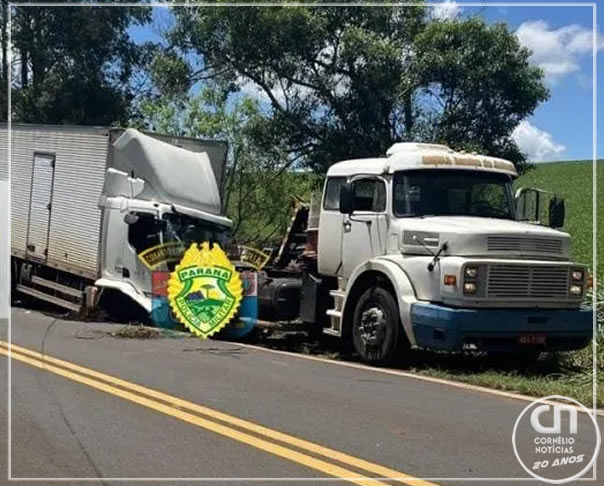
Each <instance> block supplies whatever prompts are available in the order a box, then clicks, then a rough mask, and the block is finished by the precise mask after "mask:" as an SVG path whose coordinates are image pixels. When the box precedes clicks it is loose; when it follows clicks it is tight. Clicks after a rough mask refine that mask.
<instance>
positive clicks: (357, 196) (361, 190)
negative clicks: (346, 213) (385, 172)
mask: <svg viewBox="0 0 604 486" xmlns="http://www.w3.org/2000/svg"><path fill="white" fill-rule="evenodd" d="M352 190H353V194H354V210H355V211H371V212H374V213H381V212H383V211H385V210H386V185H385V184H384V181H382V180H380V179H359V180H356V181H354V182H353V184H352Z"/></svg>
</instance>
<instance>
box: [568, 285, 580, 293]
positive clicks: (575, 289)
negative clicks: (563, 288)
mask: <svg viewBox="0 0 604 486" xmlns="http://www.w3.org/2000/svg"><path fill="white" fill-rule="evenodd" d="M569 290H570V294H571V295H581V294H582V293H583V287H582V286H581V285H571V286H570V289H569Z"/></svg>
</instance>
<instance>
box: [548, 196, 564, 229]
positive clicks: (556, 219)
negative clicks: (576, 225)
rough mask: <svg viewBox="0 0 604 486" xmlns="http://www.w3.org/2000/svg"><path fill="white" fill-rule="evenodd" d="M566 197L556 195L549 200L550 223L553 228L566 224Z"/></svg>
mask: <svg viewBox="0 0 604 486" xmlns="http://www.w3.org/2000/svg"><path fill="white" fill-rule="evenodd" d="M564 214H565V207H564V199H562V198H561V197H557V196H554V197H553V198H551V199H550V202H549V225H550V227H551V228H562V226H564Z"/></svg>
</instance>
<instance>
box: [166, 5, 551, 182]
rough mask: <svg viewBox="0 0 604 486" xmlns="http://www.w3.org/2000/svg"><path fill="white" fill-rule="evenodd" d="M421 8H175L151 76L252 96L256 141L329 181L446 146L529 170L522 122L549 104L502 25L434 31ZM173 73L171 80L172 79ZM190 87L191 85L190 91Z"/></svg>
mask: <svg viewBox="0 0 604 486" xmlns="http://www.w3.org/2000/svg"><path fill="white" fill-rule="evenodd" d="M426 11H427V9H425V8H423V7H421V6H418V7H400V8H395V7H379V8H378V7H371V8H368V7H306V6H289V7H271V8H236V9H233V8H199V9H195V8H180V9H175V10H174V12H175V23H174V26H173V28H172V29H171V31H170V32H169V41H170V44H171V48H170V49H169V50H168V52H166V54H165V56H164V58H163V59H164V61H163V62H157V63H156V65H157V66H163V68H164V69H160V70H159V72H156V79H157V80H158V85H160V86H162V87H163V89H167V90H174V89H178V88H180V89H188V88H189V87H190V86H192V85H193V84H195V83H197V82H199V81H200V80H204V79H207V78H209V77H211V78H214V79H218V80H220V81H221V82H223V83H224V84H225V85H228V86H230V87H231V88H232V89H233V90H237V89H242V88H243V89H245V90H248V91H249V90H256V91H257V92H258V93H259V95H261V96H262V97H264V98H265V99H266V100H267V103H268V104H269V106H270V112H271V123H270V124H268V125H266V126H265V127H264V129H263V130H262V131H261V132H259V133H258V134H257V143H259V144H260V145H261V146H264V147H267V148H268V147H272V146H275V145H280V146H283V147H284V148H285V149H286V150H288V151H289V152H290V153H293V154H297V155H304V156H305V158H304V161H305V163H306V164H307V165H308V166H310V167H312V168H314V169H317V170H321V171H323V170H325V169H326V168H327V167H328V166H329V165H330V164H331V163H333V162H335V161H337V160H340V159H343V158H349V157H362V156H368V155H377V154H380V153H384V152H385V150H386V149H387V148H388V146H390V145H391V144H392V143H393V142H395V141H400V140H423V141H435V142H445V143H449V144H450V145H453V146H454V147H458V148H472V149H476V150H484V151H487V152H489V153H491V154H493V155H502V156H507V157H510V158H512V160H514V161H515V162H517V163H522V162H523V160H524V158H523V156H522V154H521V153H520V152H519V151H518V149H517V147H516V145H515V144H514V142H513V140H512V139H511V131H512V130H513V128H514V126H515V125H516V124H517V122H518V121H519V120H521V119H523V118H525V117H526V116H528V115H530V114H531V113H532V112H533V110H534V109H535V107H536V106H537V105H538V104H539V102H541V101H542V100H544V99H546V98H547V96H548V93H547V90H546V88H545V87H544V85H543V76H542V73H541V72H540V71H539V69H537V68H534V67H532V66H531V65H530V64H529V61H528V57H529V54H530V53H529V52H528V51H527V50H526V49H524V48H523V47H521V46H520V45H519V43H518V41H517V40H516V38H515V36H514V34H513V33H511V32H510V31H509V30H508V29H507V28H506V27H505V26H503V25H488V24H486V23H485V22H484V21H482V20H479V19H459V20H445V21H439V20H434V19H431V18H429V16H428V15H427V12H426ZM166 67H169V69H165V68H166ZM185 80H186V82H185Z"/></svg>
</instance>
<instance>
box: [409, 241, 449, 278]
mask: <svg viewBox="0 0 604 486" xmlns="http://www.w3.org/2000/svg"><path fill="white" fill-rule="evenodd" d="M413 239H414V240H415V241H417V242H418V243H419V244H420V245H422V246H423V247H424V248H425V249H426V250H428V251H429V252H430V255H432V256H433V257H434V258H433V259H432V261H431V262H430V263H428V271H429V272H431V271H432V270H434V267H435V266H436V264H437V263H438V262H439V261H440V255H441V253H442V252H443V251H446V250H447V249H448V248H449V242H448V241H445V242H444V243H443V244H442V245H440V248H439V249H438V251H437V252H436V253H434V252H433V251H432V249H431V248H430V247H429V246H428V245H426V243H424V240H423V239H422V238H420V237H419V236H417V235H413Z"/></svg>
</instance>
